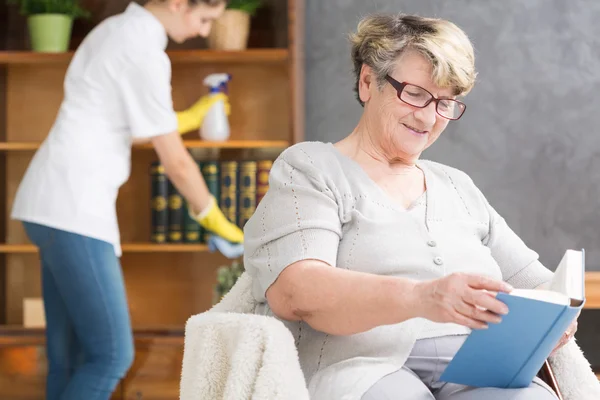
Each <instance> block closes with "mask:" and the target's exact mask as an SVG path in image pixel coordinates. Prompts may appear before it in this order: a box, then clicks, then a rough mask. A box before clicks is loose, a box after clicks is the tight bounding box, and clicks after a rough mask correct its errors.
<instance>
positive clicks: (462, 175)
mask: <svg viewBox="0 0 600 400" xmlns="http://www.w3.org/2000/svg"><path fill="white" fill-rule="evenodd" d="M419 163H420V165H421V166H422V167H425V168H427V170H428V171H429V173H430V174H432V175H433V176H435V177H436V178H437V179H439V180H443V181H449V182H450V183H452V184H454V185H455V186H456V185H460V186H466V187H474V186H475V183H474V182H473V179H471V177H470V176H469V175H468V174H467V173H466V172H464V171H462V170H460V169H458V168H455V167H451V166H449V165H446V164H442V163H439V162H436V161H431V160H421V161H420V162H419Z"/></svg>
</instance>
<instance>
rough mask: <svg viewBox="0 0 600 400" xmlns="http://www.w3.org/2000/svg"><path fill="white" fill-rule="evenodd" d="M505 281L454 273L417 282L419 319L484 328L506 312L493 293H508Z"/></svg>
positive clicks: (495, 321) (499, 318)
mask: <svg viewBox="0 0 600 400" xmlns="http://www.w3.org/2000/svg"><path fill="white" fill-rule="evenodd" d="M511 290H512V287H511V286H510V285H508V284H507V283H505V282H502V281H498V280H494V279H490V278H487V277H483V276H479V275H471V274H465V273H454V274H451V275H448V276H445V277H443V278H439V279H435V280H431V281H424V282H419V283H417V284H416V286H415V293H416V294H417V298H416V304H417V308H418V313H419V316H421V317H423V318H427V319H429V320H431V321H435V322H453V323H456V324H460V325H464V326H467V327H469V328H471V329H485V328H487V324H488V323H489V322H491V323H498V322H500V320H501V317H500V316H501V315H502V314H506V313H508V307H507V306H506V304H504V303H503V302H501V301H500V300H497V299H496V293H497V292H510V291H511Z"/></svg>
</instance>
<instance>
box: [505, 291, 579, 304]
mask: <svg viewBox="0 0 600 400" xmlns="http://www.w3.org/2000/svg"><path fill="white" fill-rule="evenodd" d="M510 295H511V296H518V297H526V298H528V299H534V300H540V301H545V302H547V303H555V304H560V305H564V306H566V305H569V303H570V302H571V299H570V298H569V297H568V296H566V295H564V294H562V293H559V292H554V291H551V290H540V289H514V290H513V291H512V292H510Z"/></svg>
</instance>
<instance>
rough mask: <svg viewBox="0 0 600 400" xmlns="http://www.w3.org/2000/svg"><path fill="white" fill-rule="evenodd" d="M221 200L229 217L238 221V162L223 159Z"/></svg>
mask: <svg viewBox="0 0 600 400" xmlns="http://www.w3.org/2000/svg"><path fill="white" fill-rule="evenodd" d="M220 173H221V179H220V182H221V188H220V190H221V200H220V202H219V207H221V211H223V214H224V215H225V217H227V219H228V220H229V221H230V222H232V223H234V224H235V223H237V215H238V213H237V194H238V190H237V185H238V162H237V161H223V162H222V163H221V170H220Z"/></svg>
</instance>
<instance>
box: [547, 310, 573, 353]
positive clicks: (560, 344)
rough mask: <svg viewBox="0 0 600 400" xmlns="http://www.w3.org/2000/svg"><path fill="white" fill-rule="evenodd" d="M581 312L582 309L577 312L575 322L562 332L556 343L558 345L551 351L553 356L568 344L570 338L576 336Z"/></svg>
mask: <svg viewBox="0 0 600 400" xmlns="http://www.w3.org/2000/svg"><path fill="white" fill-rule="evenodd" d="M579 314H581V311H579V312H578V313H577V316H576V317H575V319H574V320H573V322H571V325H569V327H568V328H567V330H566V331H565V333H563V334H562V336H561V337H560V340H559V341H558V343H557V344H556V347H554V350H552V353H550V355H551V356H553V355H554V354H555V353H556V352H557V351H558V350H559V349H560V348H561V347H563V346H564V345H565V344H567V343H568V342H569V340H571V339H572V338H573V337H574V336H575V332H577V318H579Z"/></svg>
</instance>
